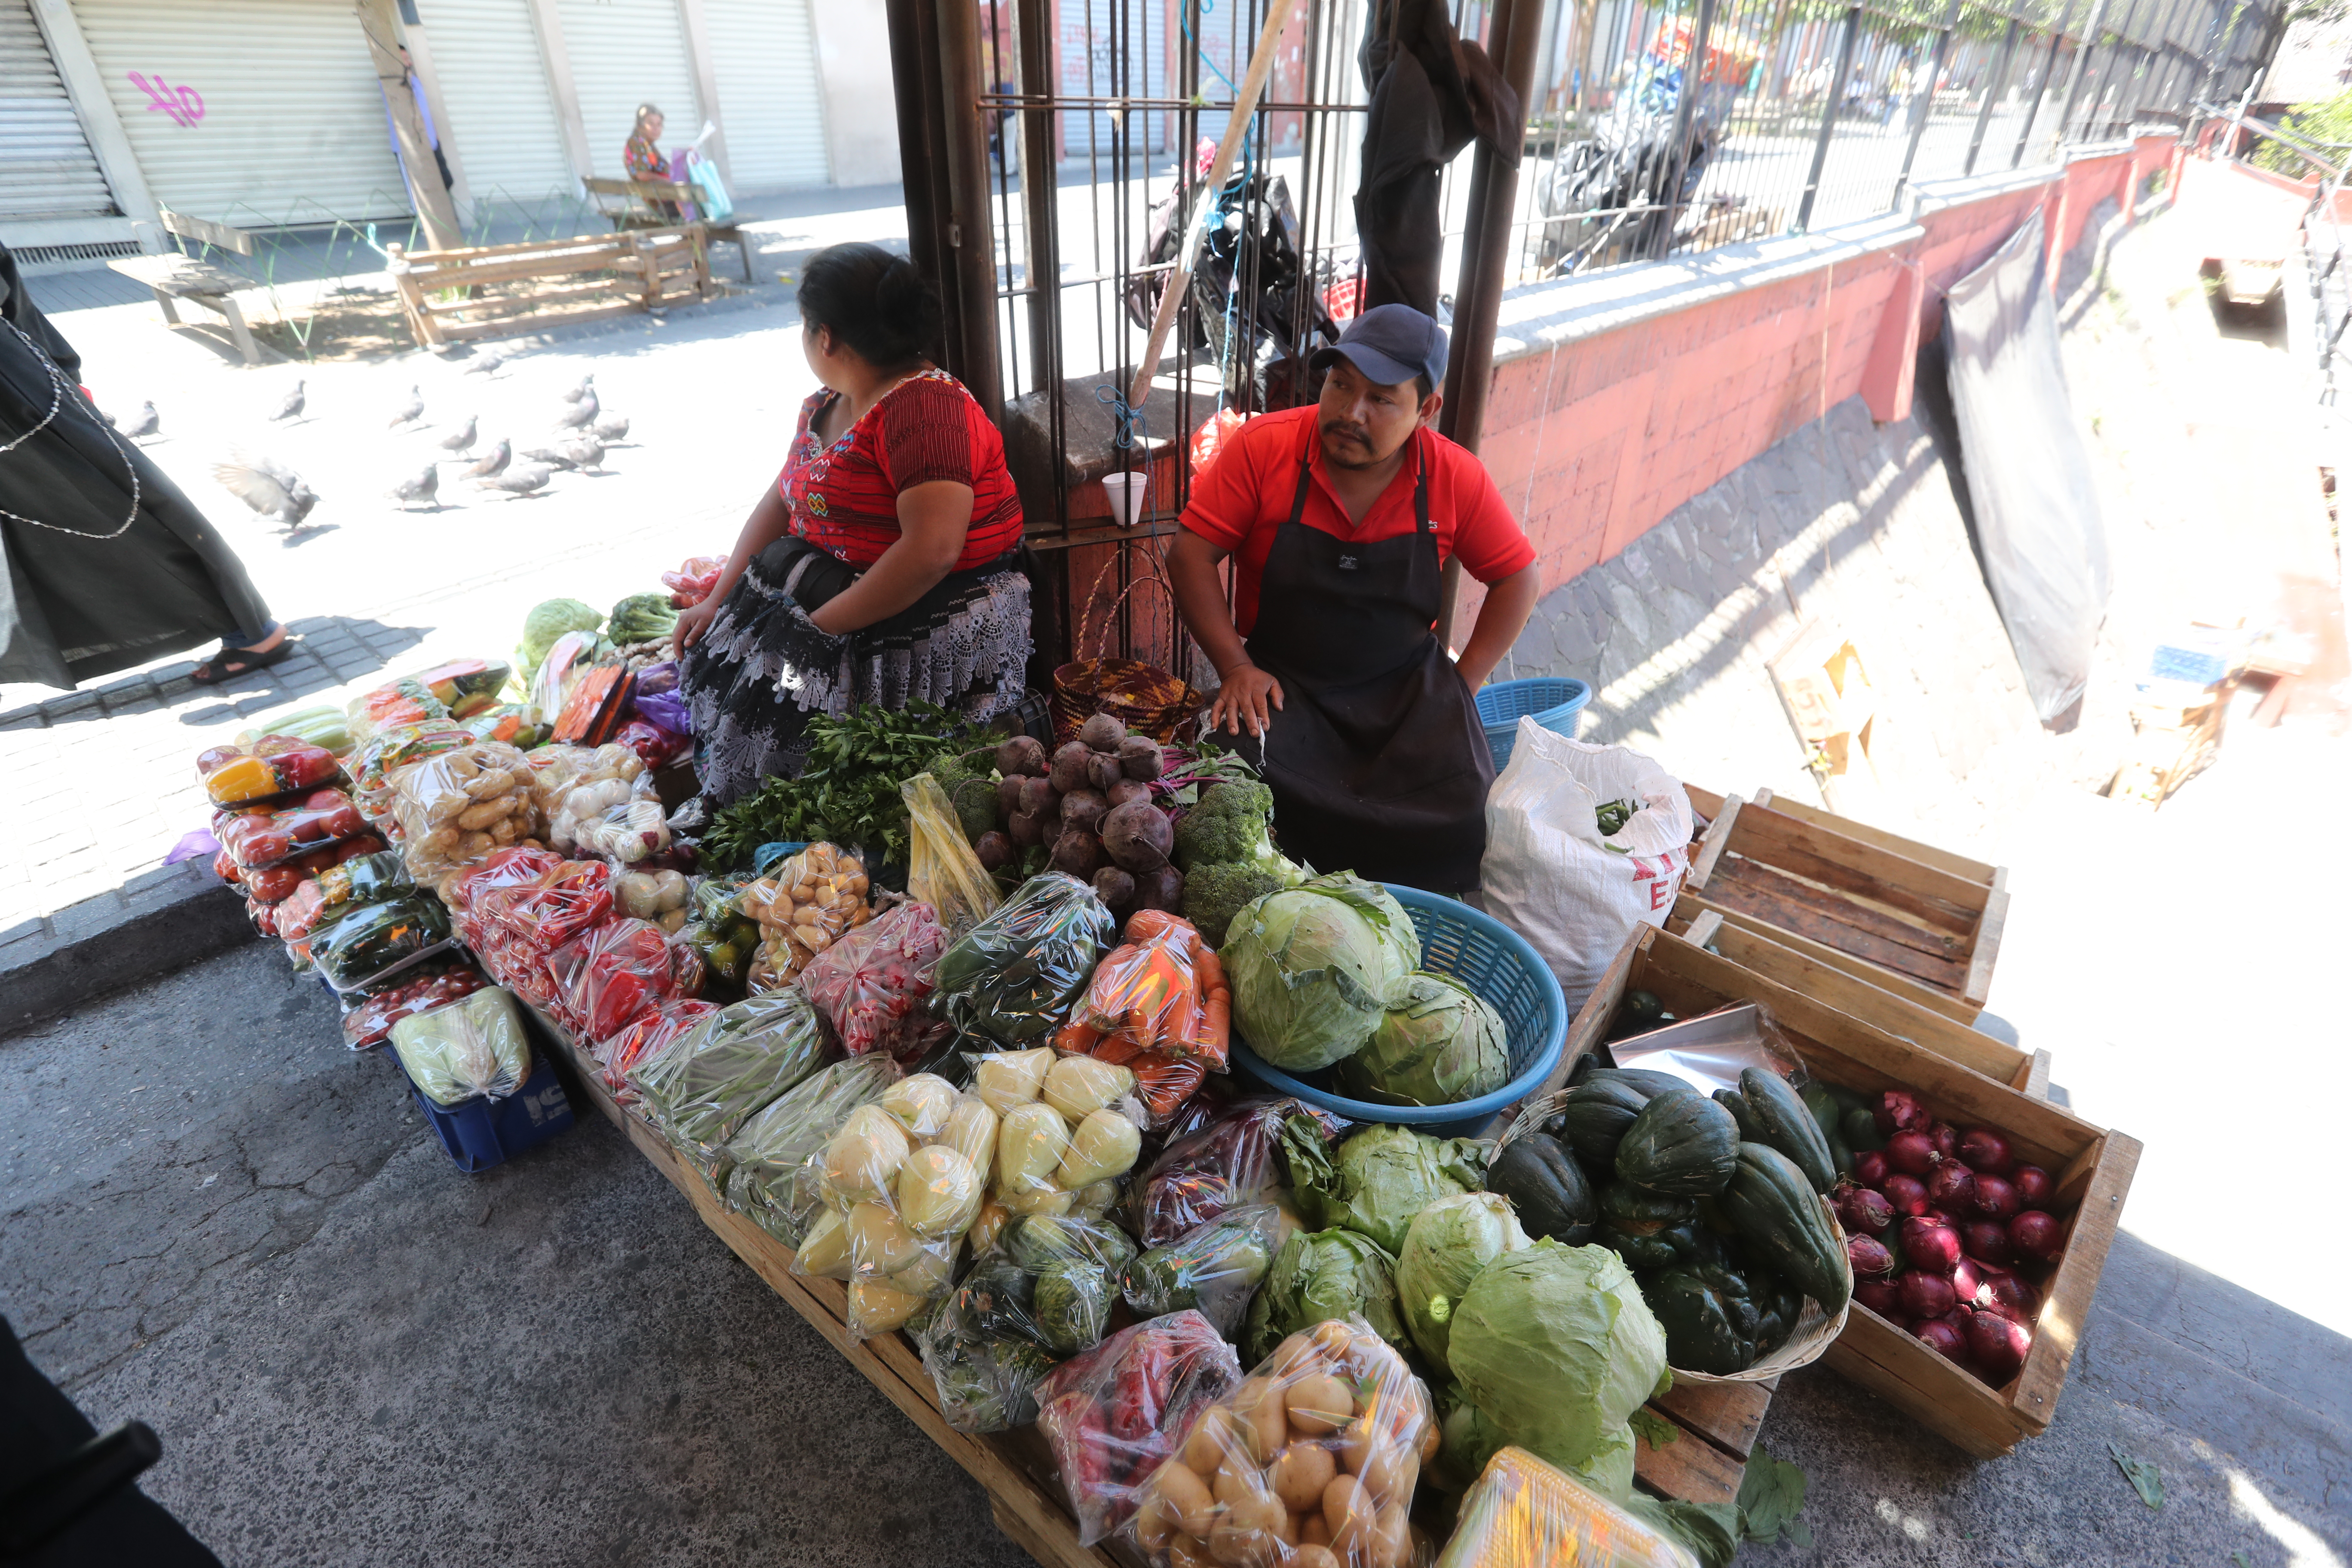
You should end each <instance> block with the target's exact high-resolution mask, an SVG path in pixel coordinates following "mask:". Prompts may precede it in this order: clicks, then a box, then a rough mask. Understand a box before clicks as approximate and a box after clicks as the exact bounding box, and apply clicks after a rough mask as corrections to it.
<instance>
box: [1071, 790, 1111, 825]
mask: <svg viewBox="0 0 2352 1568" xmlns="http://www.w3.org/2000/svg"><path fill="white" fill-rule="evenodd" d="M1109 809H1110V802H1108V801H1107V800H1105V799H1104V798H1103V797H1102V796H1101V795H1097V794H1096V793H1095V792H1094V791H1093V790H1090V789H1074V790H1072V791H1071V792H1070V793H1069V794H1067V795H1064V796H1063V797H1062V830H1063V831H1064V832H1068V831H1069V830H1070V829H1071V828H1073V827H1083V828H1086V829H1087V830H1088V831H1089V832H1093V831H1096V830H1097V828H1098V826H1099V825H1100V824H1101V822H1102V819H1103V813H1104V812H1106V811H1108V810H1109Z"/></svg>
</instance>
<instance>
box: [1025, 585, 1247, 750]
mask: <svg viewBox="0 0 2352 1568" xmlns="http://www.w3.org/2000/svg"><path fill="white" fill-rule="evenodd" d="M1117 561H1118V556H1117V555H1116V554H1114V555H1113V556H1112V557H1111V558H1110V560H1108V561H1106V562H1104V563H1103V569H1102V571H1100V572H1097V573H1096V574H1095V580H1094V584H1093V586H1091V587H1089V588H1088V589H1087V603H1088V604H1089V605H1091V604H1092V603H1093V601H1094V596H1095V590H1096V589H1097V588H1099V587H1101V586H1102V580H1103V577H1104V575H1105V574H1107V573H1108V572H1109V570H1110V568H1111V566H1112V565H1113V564H1114V563H1116V562H1117ZM1147 583H1149V584H1152V585H1153V586H1154V587H1157V588H1158V589H1159V590H1160V592H1161V593H1163V594H1165V595H1168V605H1169V608H1170V610H1171V612H1173V611H1174V609H1175V607H1176V591H1175V589H1174V588H1172V587H1171V586H1170V584H1169V583H1168V580H1167V579H1166V578H1164V577H1162V576H1160V574H1159V573H1157V572H1145V573H1144V574H1141V575H1140V576H1138V577H1137V578H1135V579H1134V580H1133V581H1132V582H1130V583H1129V584H1128V585H1127V586H1126V588H1125V589H1123V590H1121V592H1120V593H1119V595H1118V598H1116V599H1113V600H1112V601H1111V602H1110V604H1109V605H1107V606H1106V607H1105V608H1104V611H1103V619H1105V620H1108V619H1109V618H1110V616H1113V615H1115V614H1117V613H1118V607H1119V605H1123V604H1125V603H1126V602H1127V598H1128V595H1130V594H1133V593H1134V592H1135V591H1136V590H1137V589H1138V588H1140V587H1142V586H1143V585H1144V584H1147ZM1177 624H1178V625H1179V626H1181V625H1182V624H1183V622H1182V617H1181V616H1179V617H1178V618H1177ZM1093 627H1094V622H1093V619H1092V618H1091V617H1089V618H1088V619H1087V621H1085V622H1082V623H1081V624H1080V625H1079V627H1078V641H1079V644H1080V646H1085V645H1087V644H1088V643H1089V642H1091V641H1092V636H1091V634H1092V631H1093ZM1208 705H1209V700H1208V698H1206V697H1204V696H1202V694H1201V693H1200V692H1199V691H1197V690H1195V689H1193V688H1192V684H1191V683H1190V682H1189V681H1186V680H1183V679H1180V678H1179V677H1177V676H1173V675H1171V674H1169V673H1168V671H1166V670H1164V669H1162V668H1160V667H1159V666H1158V665H1156V664H1146V663H1144V662H1143V661H1142V660H1141V659H1134V658H1076V659H1072V660H1071V661H1070V662H1069V663H1067V664H1066V665H1063V666H1061V667H1060V668H1057V669H1055V671H1054V696H1053V713H1054V740H1055V743H1056V744H1066V743H1067V742H1071V741H1075V740H1076V739H1077V738H1078V727H1079V726H1080V725H1082V724H1084V723H1085V722H1086V721H1087V720H1088V719H1091V718H1093V717H1094V716H1095V715H1096V714H1097V713H1108V714H1109V715H1110V716H1111V717H1112V718H1114V719H1116V720H1118V721H1119V722H1120V723H1122V724H1124V725H1126V726H1127V728H1128V731H1129V733H1130V734H1137V735H1149V736H1150V737H1151V738H1152V739H1153V740H1155V741H1158V742H1160V743H1161V744H1162V745H1166V744H1168V743H1170V742H1173V741H1176V740H1178V739H1180V738H1181V739H1185V740H1190V739H1191V738H1192V736H1191V729H1192V725H1193V724H1194V722H1195V721H1198V720H1199V718H1200V717H1201V710H1202V709H1204V708H1206V707H1208Z"/></svg>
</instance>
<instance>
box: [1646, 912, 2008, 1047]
mask: <svg viewBox="0 0 2352 1568" xmlns="http://www.w3.org/2000/svg"><path fill="white" fill-rule="evenodd" d="M1703 913H1711V914H1717V915H1720V916H1722V917H1723V923H1724V924H1725V925H1727V926H1731V927H1736V928H1738V930H1740V931H1747V932H1748V933H1749V934H1751V935H1754V936H1759V937H1761V938H1763V939H1764V940H1765V941H1767V942H1778V943H1779V944H1780V946H1782V947H1785V948H1787V949H1789V950H1790V952H1801V953H1802V954H1804V955H1805V956H1806V957H1807V958H1810V959H1811V960H1812V961H1813V962H1814V963H1822V964H1826V965H1827V966H1829V967H1830V968H1832V969H1835V970H1839V971H1841V972H1843V973H1847V974H1851V975H1853V977H1854V978H1855V979H1856V980H1859V981H1861V982H1863V983H1864V984H1867V985H1875V986H1877V987H1878V988H1879V989H1880V990H1882V991H1886V992H1891V993H1893V994H1895V995H1896V996H1900V997H1901V998H1902V999H1903V1000H1905V1001H1906V1002H1908V1003H1910V1004H1912V1005H1914V1006H1918V1007H1925V1008H1927V1010H1928V1011H1929V1012H1931V1013H1941V1014H1943V1015H1944V1016H1946V1017H1948V1018H1953V1019H1957V1020H1958V1021H1959V1022H1960V1023H1963V1024H1968V1023H1973V1022H1974V1021H1975V1019H1976V1016H1977V1015H1978V1013H1979V1012H1981V1011H1982V1010H1983V1009H1981V1008H1979V1007H1975V1006H1971V1005H1969V1004H1968V1003H1966V1002H1964V1001H1962V1000H1961V999H1960V998H1959V997H1958V996H1955V995H1953V994H1951V993H1950V992H1948V991H1941V990H1938V989H1937V988H1936V987H1935V986H1933V985H1929V984H1926V983H1925V982H1924V981H1918V980H1914V979H1912V978H1911V976H1909V975H1907V974H1898V973H1895V971H1893V970H1891V969H1888V968H1885V967H1884V966H1883V965H1880V964H1875V963H1871V962H1870V961H1869V960H1867V959H1864V958H1859V957H1856V956H1855V955H1854V954H1853V953H1850V952H1844V951H1843V950H1842V949H1839V948H1834V947H1832V946H1830V945H1829V944H1828V943H1826V942H1815V941H1814V940H1813V939H1812V938H1811V937H1809V936H1805V935H1803V934H1801V933H1800V932H1797V931H1790V929H1789V928H1788V927H1786V926H1780V925H1774V924H1773V923H1772V922H1771V921H1768V920H1764V919H1762V918H1760V917H1759V916H1756V915H1751V914H1748V913H1746V912H1744V911H1742V910H1732V909H1726V908H1724V907H1723V906H1721V905H1718V904H1716V903H1713V902H1711V901H1709V900H1706V899H1705V898H1702V897H1698V896H1696V895H1694V894H1692V893H1689V892H1684V893H1681V894H1679V895H1677V896H1676V898H1675V910H1674V915H1673V917H1672V918H1671V919H1669V920H1668V921H1667V927H1668V929H1669V930H1673V929H1674V922H1675V921H1682V922H1683V923H1684V924H1685V925H1688V923H1689V922H1690V921H1694V920H1696V919H1697V918H1698V916H1699V915H1701V914H1703ZM1675 935H1676V936H1680V935H1682V932H1681V931H1678V930H1677V931H1675ZM1698 945H1699V946H1701V947H1704V946H1706V943H1705V942H1701V943H1699V944H1698Z"/></svg>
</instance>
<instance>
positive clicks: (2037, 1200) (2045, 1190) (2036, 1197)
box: [2009, 1165, 2058, 1209]
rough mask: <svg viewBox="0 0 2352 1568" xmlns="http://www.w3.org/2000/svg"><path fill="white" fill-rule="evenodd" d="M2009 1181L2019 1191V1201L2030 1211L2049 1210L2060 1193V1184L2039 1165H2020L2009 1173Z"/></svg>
mask: <svg viewBox="0 0 2352 1568" xmlns="http://www.w3.org/2000/svg"><path fill="white" fill-rule="evenodd" d="M2009 1180H2010V1184H2011V1185H2012V1186H2014V1187H2015V1188H2016V1189H2017V1201H2018V1202H2020V1203H2021V1204H2023V1205H2025V1206H2026V1207H2027V1208H2030V1209H2046V1208H2048V1207H2049V1206H2050V1200H2051V1199H2052V1198H2053V1196H2055V1195H2056V1194H2057V1192H2058V1184H2057V1183H2055V1182H2053V1181H2052V1180H2051V1179H2050V1173H2049V1172H2047V1171H2045V1170H2043V1169H2042V1167H2041V1166H2039V1165H2020V1166H2019V1167H2018V1168H2017V1169H2016V1170H2014V1171H2011V1173H2009Z"/></svg>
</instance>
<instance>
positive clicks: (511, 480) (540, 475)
mask: <svg viewBox="0 0 2352 1568" xmlns="http://www.w3.org/2000/svg"><path fill="white" fill-rule="evenodd" d="M548 477H549V470H548V468H545V467H544V466H543V465H541V464H539V463H525V464H524V465H523V466H522V467H521V468H509V469H508V470H507V471H506V472H505V473H503V474H492V475H491V476H490V477H489V478H488V479H476V480H475V481H474V482H475V483H476V484H478V485H480V486H481V487H482V488H483V489H493V490H504V491H506V492H507V494H509V495H511V496H527V495H529V494H530V492H531V491H533V490H535V489H539V488H540V487H541V486H542V485H544V484H546V483H547V480H548Z"/></svg>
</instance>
